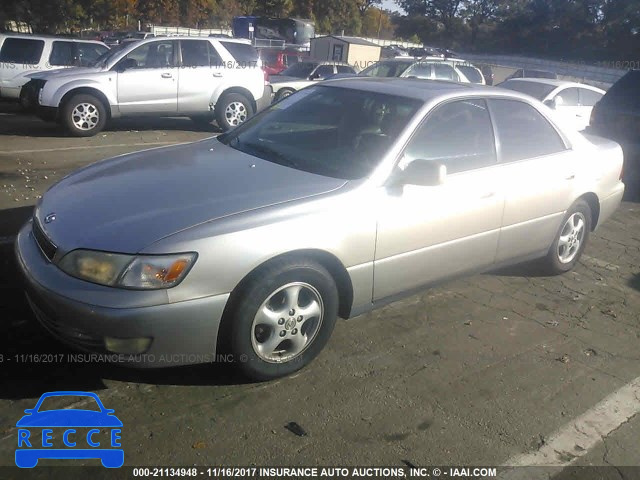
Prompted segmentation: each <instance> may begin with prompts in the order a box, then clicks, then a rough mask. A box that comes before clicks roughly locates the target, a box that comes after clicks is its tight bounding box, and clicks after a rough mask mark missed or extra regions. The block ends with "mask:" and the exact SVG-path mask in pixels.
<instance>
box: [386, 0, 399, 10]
mask: <svg viewBox="0 0 640 480" xmlns="http://www.w3.org/2000/svg"><path fill="white" fill-rule="evenodd" d="M382 8H386V9H387V10H393V11H396V12H397V11H400V9H399V8H398V5H397V4H396V2H394V1H393V0H383V2H382Z"/></svg>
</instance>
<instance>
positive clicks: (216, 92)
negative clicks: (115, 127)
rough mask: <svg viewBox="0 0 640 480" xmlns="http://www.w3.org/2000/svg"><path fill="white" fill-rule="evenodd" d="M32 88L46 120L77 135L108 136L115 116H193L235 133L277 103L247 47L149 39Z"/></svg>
mask: <svg viewBox="0 0 640 480" xmlns="http://www.w3.org/2000/svg"><path fill="white" fill-rule="evenodd" d="M32 78H33V80H32V81H31V82H29V84H27V85H26V86H25V88H27V89H28V90H29V92H30V95H32V96H33V98H34V99H35V101H36V102H37V105H38V112H39V115H40V117H41V118H43V119H45V120H56V121H58V122H60V123H62V124H63V125H64V126H65V127H66V128H67V129H68V130H69V132H70V133H71V134H72V135H75V136H81V137H87V136H91V135H95V134H96V133H98V132H100V131H101V130H102V129H103V128H104V127H105V125H106V123H107V121H108V120H109V119H111V118H116V117H122V116H133V115H152V116H163V117H175V116H188V117H191V118H192V119H193V120H194V121H196V122H201V123H209V122H211V121H213V120H214V119H215V120H216V122H217V124H218V126H219V127H220V128H222V130H228V129H230V128H233V127H235V126H237V125H239V124H241V123H243V122H244V121H245V120H246V119H247V118H249V117H250V116H251V115H253V114H254V113H255V112H256V111H258V110H260V109H262V108H264V107H265V106H267V105H269V103H270V99H271V87H270V86H269V85H268V83H267V82H266V81H265V79H264V74H263V72H262V69H261V64H260V60H259V58H258V53H257V52H256V50H255V49H254V48H253V47H252V46H251V45H248V44H246V43H245V42H242V41H235V40H232V39H229V40H226V39H225V40H218V39H215V38H198V37H171V38H167V37H164V38H162V37H161V38H149V39H145V40H140V41H139V42H134V43H132V44H127V45H123V46H120V47H115V48H113V49H112V50H111V51H110V52H108V53H107V54H106V55H105V56H104V57H103V58H100V59H98V60H97V61H96V62H95V64H94V65H93V66H91V67H89V68H76V69H71V70H59V71H52V72H48V73H41V74H34V75H32Z"/></svg>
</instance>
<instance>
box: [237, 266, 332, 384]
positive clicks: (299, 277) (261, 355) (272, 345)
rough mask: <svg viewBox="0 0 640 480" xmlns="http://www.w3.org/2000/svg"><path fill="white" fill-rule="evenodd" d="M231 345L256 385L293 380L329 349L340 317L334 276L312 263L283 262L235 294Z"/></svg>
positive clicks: (269, 268)
mask: <svg viewBox="0 0 640 480" xmlns="http://www.w3.org/2000/svg"><path fill="white" fill-rule="evenodd" d="M237 295H238V296H237V298H236V299H235V302H237V303H235V306H234V307H233V310H232V314H231V316H230V317H229V318H228V319H227V320H226V321H229V322H230V324H229V327H230V329H229V330H230V332H229V333H230V335H229V338H228V341H229V342H230V344H229V345H228V347H230V350H231V352H232V353H233V354H234V358H235V359H236V360H237V361H238V363H237V365H238V366H239V368H240V369H241V370H242V372H243V373H244V374H245V375H247V376H248V377H250V378H253V379H256V380H269V379H273V378H277V377H281V376H285V375H289V374H291V373H293V372H295V371H297V370H299V369H301V368H302V367H304V366H305V365H307V364H309V363H310V362H311V361H312V360H313V359H314V358H315V357H316V356H317V355H318V354H319V353H320V351H321V350H322V349H323V347H324V346H325V345H326V343H327V341H328V340H329V337H330V336H331V333H332V332H333V328H334V326H335V322H336V319H337V316H338V291H337V287H336V284H335V282H334V280H333V277H332V276H331V274H330V273H329V272H328V271H327V270H326V269H325V268H324V267H323V266H322V265H320V264H319V263H317V262H315V261H314V260H312V259H304V258H303V259H283V260H279V261H277V262H274V263H272V264H271V265H269V266H267V267H266V268H264V269H262V270H261V271H260V272H259V273H258V274H256V275H254V276H253V277H252V278H251V279H250V280H249V281H248V282H247V284H246V285H245V286H244V288H242V290H241V291H240V292H239V293H238V294H237Z"/></svg>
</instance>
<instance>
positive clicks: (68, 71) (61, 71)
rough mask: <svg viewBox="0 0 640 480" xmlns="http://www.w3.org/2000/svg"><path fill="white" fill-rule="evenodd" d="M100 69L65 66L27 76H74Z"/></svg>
mask: <svg viewBox="0 0 640 480" xmlns="http://www.w3.org/2000/svg"><path fill="white" fill-rule="evenodd" d="M101 71H102V68H101V67H67V68H57V69H55V70H46V71H43V72H36V73H30V74H28V75H27V77H29V78H37V79H42V80H48V79H50V78H52V77H55V78H63V77H74V76H81V77H83V76H85V75H87V74H91V73H98V72H101Z"/></svg>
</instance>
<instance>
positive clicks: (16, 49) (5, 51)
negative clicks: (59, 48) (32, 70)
mask: <svg viewBox="0 0 640 480" xmlns="http://www.w3.org/2000/svg"><path fill="white" fill-rule="evenodd" d="M43 49H44V41H43V40H35V39H31V38H6V39H5V41H4V43H3V44H2V49H1V50H0V62H7V63H24V64H30V65H36V64H38V63H40V57H41V56H42V50H43Z"/></svg>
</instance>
